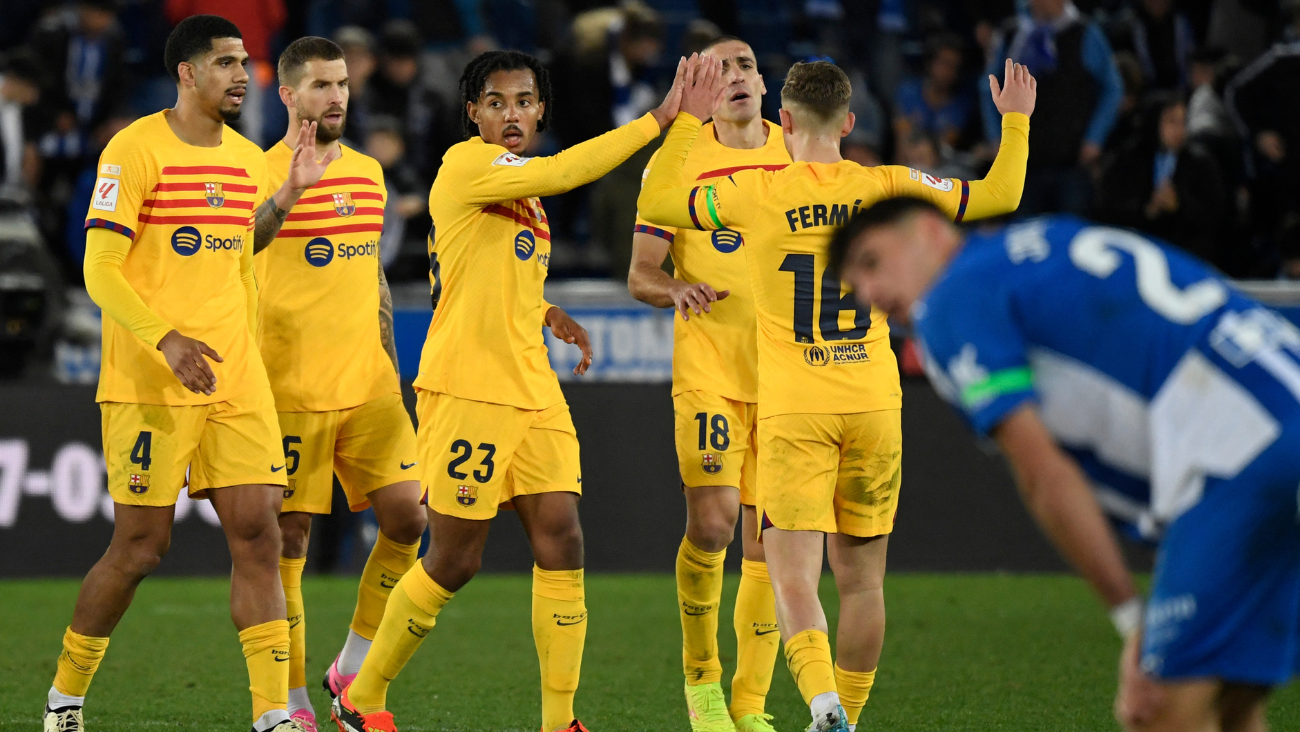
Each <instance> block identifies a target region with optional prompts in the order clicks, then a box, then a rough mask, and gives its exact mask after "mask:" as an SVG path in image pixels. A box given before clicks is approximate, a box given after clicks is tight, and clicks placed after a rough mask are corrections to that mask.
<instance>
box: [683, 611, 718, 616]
mask: <svg viewBox="0 0 1300 732" xmlns="http://www.w3.org/2000/svg"><path fill="white" fill-rule="evenodd" d="M711 612H713V611H712V610H703V611H701V612H698V613H693V612H691V611H690V610H686V611H685V613H686V614H687V615H708V614H709V613H711Z"/></svg>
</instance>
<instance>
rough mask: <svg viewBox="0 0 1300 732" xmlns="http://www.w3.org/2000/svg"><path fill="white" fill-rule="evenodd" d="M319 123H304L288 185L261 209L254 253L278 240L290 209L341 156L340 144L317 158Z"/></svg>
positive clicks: (291, 161) (281, 187) (294, 152)
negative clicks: (276, 238) (317, 128)
mask: <svg viewBox="0 0 1300 732" xmlns="http://www.w3.org/2000/svg"><path fill="white" fill-rule="evenodd" d="M316 152H317V149H316V123H315V122H310V123H309V122H307V121H306V120H304V121H303V123H302V127H300V128H299V130H298V144H297V146H296V147H294V150H293V157H292V158H290V159H289V175H288V177H287V178H285V181H284V185H281V186H280V190H278V191H276V192H275V194H274V195H272V196H271V197H270V198H268V199H266V202H265V203H263V204H262V205H261V206H258V207H257V215H256V217H255V221H254V226H253V253H254V254H256V253H258V252H260V251H262V250H263V249H265V248H266V247H267V245H269V244H270V243H271V242H272V241H274V240H275V235H276V234H279V233H280V227H281V226H282V225H283V224H284V219H285V217H286V216H288V215H289V209H291V208H293V205H294V204H295V203H297V202H298V199H299V198H300V197H301V196H302V193H303V191H305V190H307V189H308V188H311V187H312V186H314V185H316V184H317V183H319V182H320V179H321V176H323V175H325V169H326V168H328V167H329V164H330V163H332V162H334V161H335V160H337V159H338V157H339V148H338V145H337V144H334V145H331V146H330V147H329V149H328V150H326V151H325V155H324V156H323V157H322V158H321V159H320V160H317V159H316Z"/></svg>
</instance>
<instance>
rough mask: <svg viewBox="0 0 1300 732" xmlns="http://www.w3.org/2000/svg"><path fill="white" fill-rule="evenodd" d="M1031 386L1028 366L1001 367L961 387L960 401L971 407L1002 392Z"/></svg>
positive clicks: (1024, 389)
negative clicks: (980, 379) (984, 377)
mask: <svg viewBox="0 0 1300 732" xmlns="http://www.w3.org/2000/svg"><path fill="white" fill-rule="evenodd" d="M1033 387H1034V377H1033V373H1032V372H1031V371H1030V370H1029V367H1028V366H1019V367H1016V368H1010V369H1003V370H1001V371H994V372H993V373H991V374H989V376H988V378H986V379H984V380H983V381H978V382H975V383H974V384H970V385H969V386H967V387H966V388H964V389H962V390H961V403H962V406H963V407H966V408H967V409H971V408H974V407H978V406H980V405H983V404H987V403H989V402H991V401H993V400H994V399H997V398H998V397H1000V396H1002V395H1003V394H1012V393H1015V392H1018V391H1026V390H1028V389H1032V388H1033Z"/></svg>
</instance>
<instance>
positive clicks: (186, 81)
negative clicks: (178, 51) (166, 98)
mask: <svg viewBox="0 0 1300 732" xmlns="http://www.w3.org/2000/svg"><path fill="white" fill-rule="evenodd" d="M176 75H177V76H178V77H180V79H179V81H178V82H177V83H179V84H180V85H181V86H194V64H192V63H190V62H189V61H182V62H180V63H179V64H177V65H176Z"/></svg>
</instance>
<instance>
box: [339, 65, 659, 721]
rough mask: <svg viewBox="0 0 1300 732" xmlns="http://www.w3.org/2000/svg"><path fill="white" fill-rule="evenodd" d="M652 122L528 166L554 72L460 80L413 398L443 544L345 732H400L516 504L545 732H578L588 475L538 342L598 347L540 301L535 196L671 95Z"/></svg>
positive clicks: (558, 186)
mask: <svg viewBox="0 0 1300 732" xmlns="http://www.w3.org/2000/svg"><path fill="white" fill-rule="evenodd" d="M673 89H674V90H673V92H671V93H670V94H669V97H668V99H666V100H665V101H664V103H663V105H662V106H660V107H659V108H658V109H656V110H655V111H654V112H652V113H650V114H647V115H646V116H645V117H642V118H641V119H639V120H637V121H635V122H632V123H631V124H628V125H625V126H623V127H620V128H618V129H616V130H613V131H612V132H608V133H606V134H604V135H601V136H600V137H597V138H595V139H593V140H589V141H587V142H584V143H582V144H580V145H576V146H574V147H573V148H570V149H569V150H566V151H564V152H561V153H559V154H558V155H555V156H552V157H545V158H527V157H523V154H524V153H525V151H526V150H527V149H528V145H529V143H530V142H532V140H533V138H534V136H535V135H536V134H537V132H539V131H541V130H542V129H544V127H545V124H546V121H547V120H548V118H549V115H550V114H551V113H552V110H551V109H550V108H549V104H550V96H551V94H550V83H549V79H548V77H547V73H546V69H545V68H543V67H542V65H541V64H540V63H538V61H537V60H536V59H534V58H532V57H531V56H528V55H526V54H523V53H519V52H515V51H492V52H488V53H485V54H482V55H480V56H479V57H477V58H476V59H474V60H473V61H472V62H470V64H469V66H467V67H466V69H465V72H464V73H463V74H462V76H461V79H460V90H461V110H462V122H463V124H464V126H465V131H466V134H467V135H468V136H469V140H468V141H466V142H462V143H460V144H458V145H456V146H454V147H452V148H451V149H450V150H449V151H447V154H446V156H445V157H444V158H443V163H442V167H441V168H440V169H439V170H438V177H437V179H436V180H435V181H434V183H433V188H432V190H431V191H430V192H429V212H430V214H431V215H432V217H433V226H434V230H433V231H432V232H431V233H430V238H429V267H430V272H429V276H430V281H431V284H432V294H433V305H434V310H433V321H432V323H431V324H430V326H429V335H428V338H427V340H426V341H425V344H424V352H423V354H422V355H421V357H420V374H419V376H418V377H417V378H416V380H415V388H416V390H417V394H418V398H419V404H418V410H419V432H418V435H417V442H418V445H419V451H420V463H421V467H422V468H423V478H422V480H423V481H424V492H425V497H426V500H427V502H428V506H429V522H430V525H431V532H430V533H431V536H432V541H431V542H430V545H429V551H428V553H427V554H425V556H424V559H423V560H422V561H421V563H420V564H418V565H417V566H415V567H412V568H411V570H410V571H409V572H407V573H406V574H405V575H404V576H403V577H402V580H401V582H399V583H398V585H397V588H396V589H394V590H393V594H392V597H391V598H389V602H388V607H387V608H386V610H385V611H384V619H383V622H382V623H381V624H380V626H379V631H378V632H377V633H376V635H375V639H374V645H373V647H372V648H371V652H370V653H369V655H367V656H366V660H365V662H364V663H363V664H362V665H361V671H360V673H358V674H357V677H356V679H355V680H353V682H352V683H351V684H350V685H349V686H348V687H347V688H346V689H344V691H343V693H342V694H340V695H339V696H338V698H336V699H335V700H334V706H333V715H334V718H335V720H336V721H337V722H338V725H339V728H340V730H343V732H375V731H376V730H393V729H394V724H393V717H392V714H390V713H389V712H387V711H385V705H386V695H387V692H388V685H389V683H390V682H391V681H392V679H393V678H394V677H396V676H397V674H398V673H399V672H400V671H401V670H402V667H403V666H404V665H405V664H406V662H407V660H408V659H410V657H411V654H413V653H415V650H416V648H418V647H419V645H420V643H421V642H422V641H423V640H424V637H425V636H426V635H428V633H429V632H430V631H431V630H432V629H433V626H434V622H435V618H436V617H437V615H438V613H439V611H441V610H442V608H443V606H444V605H446V604H447V602H449V601H450V600H451V598H452V593H454V592H455V591H457V590H459V589H460V588H461V587H463V586H464V585H465V584H466V583H467V582H469V581H470V579H471V578H472V577H473V576H474V574H475V573H476V572H477V571H478V568H479V565H480V562H481V559H482V552H483V546H484V542H485V541H486V540H487V534H488V526H489V525H490V519H491V518H492V517H493V516H495V515H496V513H497V509H498V507H499V506H500V505H501V504H503V503H506V502H511V503H512V504H513V506H514V508H515V510H516V511H517V512H518V513H519V519H520V521H521V522H522V523H523V526H524V531H525V532H526V533H527V534H528V539H529V543H530V544H531V545H532V549H533V557H534V559H535V561H536V564H535V566H534V568H533V637H534V639H535V641H536V643H537V656H538V660H539V662H540V665H541V681H542V729H543V730H544V732H551V730H558V729H565V730H573V731H574V732H577V731H578V730H583V729H584V728H583V726H582V724H581V723H580V722H579V721H578V720H577V719H576V718H575V717H574V713H573V696H574V692H575V691H576V690H577V688H578V675H579V670H580V668H581V666H582V648H583V643H584V640H585V638H586V632H587V609H586V606H585V602H584V590H583V573H582V565H583V552H582V528H581V526H580V525H579V523H578V495H579V493H580V492H581V489H582V470H581V467H580V465H579V462H578V438H577V436H576V434H575V432H574V429H573V420H572V419H571V418H570V416H569V407H568V405H567V404H566V403H565V401H564V394H563V393H562V392H561V391H560V385H559V381H558V379H556V376H555V372H554V371H552V370H551V367H550V361H549V359H548V358H547V355H546V347H545V345H544V343H543V339H542V333H541V328H540V327H539V326H541V325H542V324H546V325H548V326H550V328H551V331H552V333H554V334H555V335H556V336H557V337H559V338H561V339H563V340H565V341H566V342H569V343H576V344H578V345H579V346H580V347H581V348H582V351H583V359H582V361H581V362H580V363H579V365H578V366H577V367H576V368H575V369H574V372H575V373H577V374H581V373H584V372H585V371H586V370H587V367H588V366H589V365H590V363H591V348H590V346H589V344H588V341H587V334H586V331H584V330H583V329H582V328H581V327H579V326H578V324H577V323H575V322H574V321H573V320H572V319H571V318H570V317H569V316H568V315H567V314H565V312H564V311H563V310H560V309H559V308H556V307H552V306H550V305H548V304H547V303H546V302H545V301H544V300H543V299H542V285H543V283H544V282H545V280H546V272H547V267H548V265H549V264H550V256H551V242H550V238H551V235H550V227H549V225H548V224H547V219H546V213H545V211H543V210H542V205H541V202H540V201H538V199H537V197H538V196H549V195H555V194H558V193H562V192H564V191H567V190H570V189H572V188H575V187H577V186H580V185H583V184H585V183H590V182H591V181H593V180H596V179H597V178H599V177H600V176H602V175H604V174H605V173H607V172H608V171H610V170H612V169H613V168H614V167H615V166H617V165H618V164H619V163H621V162H622V161H624V160H626V159H627V158H628V156H630V155H631V154H632V153H634V152H636V151H637V150H638V149H640V148H641V147H643V146H645V145H646V144H647V143H648V142H650V141H651V140H653V139H654V138H656V137H657V136H658V135H659V133H660V131H661V130H662V129H663V128H664V127H666V126H667V125H668V123H669V121H671V119H672V117H673V116H674V115H675V114H676V113H677V100H678V98H679V96H680V95H679V92H678V86H677V85H676V84H674V87H673Z"/></svg>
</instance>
